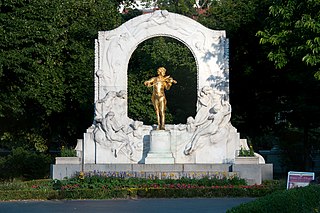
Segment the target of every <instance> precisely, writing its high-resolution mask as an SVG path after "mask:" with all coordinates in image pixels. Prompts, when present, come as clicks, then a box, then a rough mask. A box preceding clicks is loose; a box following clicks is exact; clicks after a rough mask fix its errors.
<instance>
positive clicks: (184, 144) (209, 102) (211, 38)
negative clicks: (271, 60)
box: [53, 10, 272, 182]
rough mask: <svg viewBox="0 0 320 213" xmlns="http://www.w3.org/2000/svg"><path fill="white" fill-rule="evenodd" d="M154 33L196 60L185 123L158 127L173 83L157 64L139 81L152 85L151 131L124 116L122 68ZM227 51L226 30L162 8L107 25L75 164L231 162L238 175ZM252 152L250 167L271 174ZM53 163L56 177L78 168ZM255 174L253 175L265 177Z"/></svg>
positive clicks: (240, 143)
mask: <svg viewBox="0 0 320 213" xmlns="http://www.w3.org/2000/svg"><path fill="white" fill-rule="evenodd" d="M157 36H168V37H172V38H175V39H177V40H179V41H181V42H182V43H183V44H185V45H186V46H187V47H188V48H189V49H190V51H191V52H192V54H193V56H194V59H195V61H196V65H197V90H198V99H197V111H196V115H195V117H189V118H188V119H187V121H186V123H185V124H167V125H165V120H164V114H165V108H166V98H165V95H164V91H165V90H168V89H170V87H171V86H172V87H174V84H176V83H177V84H179V82H176V81H175V80H174V76H172V77H170V76H166V70H165V64H164V65H163V66H164V67H160V68H158V70H157V73H158V76H156V77H153V78H151V79H149V80H148V79H145V80H146V81H145V86H148V87H153V94H152V98H151V99H152V103H153V105H154V108H155V113H156V114H157V119H158V125H157V128H156V129H155V128H154V129H153V127H152V126H147V125H144V124H143V122H142V121H135V120H132V119H131V118H129V117H128V114H127V107H128V103H127V85H128V84H127V79H128V77H127V76H128V75H127V68H128V63H129V60H130V57H131V55H132V53H133V52H134V50H135V49H136V48H137V46H138V45H139V44H140V43H141V42H143V41H145V40H147V39H149V38H152V37H157ZM228 57H229V55H228V40H227V39H226V35H225V31H216V30H211V29H208V28H206V27H204V26H202V25H201V24H199V23H198V22H196V21H194V20H192V19H190V18H187V17H185V16H182V15H178V14H174V13H170V12H168V11H165V10H157V11H155V12H153V13H149V14H145V15H141V16H138V17H136V18H133V19H131V20H129V21H127V22H126V23H124V24H123V25H121V26H120V27H118V28H116V29H114V30H111V31H102V32H99V36H98V39H97V40H96V46H95V72H94V74H95V75H94V79H95V82H94V84H95V98H94V100H95V118H94V122H93V124H92V126H91V127H89V128H88V129H87V131H86V133H84V138H83V140H78V145H77V147H76V150H77V151H78V157H79V161H78V163H79V164H82V167H81V169H82V170H90V169H91V170H99V169H100V170H108V169H109V170H110V165H113V167H112V168H113V169H114V170H117V169H118V168H116V167H117V166H118V167H121V165H122V166H125V165H127V166H129V165H130V166H131V167H130V169H131V170H132V169H133V167H134V166H135V165H136V169H137V170H139V168H138V167H137V165H141V168H140V169H144V170H148V168H149V167H148V165H149V164H152V165H153V166H155V165H158V167H153V170H157V171H161V170H166V168H165V166H164V165H172V166H176V167H178V166H179V165H185V166H186V165H192V166H193V168H194V170H197V171H200V170H199V166H200V167H202V170H206V171H209V170H212V168H213V165H216V167H217V170H216V171H220V170H223V171H227V172H230V170H232V171H235V172H238V171H237V168H238V170H239V172H240V173H241V168H240V167H241V165H242V164H237V162H236V158H237V151H238V150H240V148H241V147H243V148H245V149H246V148H247V149H248V145H247V142H246V140H243V139H240V135H239V133H238V132H237V130H236V128H235V127H233V126H232V124H231V123H230V117H231V106H230V103H229V65H228V63H229V60H228V59H229V58H228ZM155 73H156V71H155ZM150 96H151V94H150ZM255 155H256V159H257V161H256V163H254V164H255V165H252V166H253V167H254V168H258V170H259V169H260V170H259V171H260V176H261V173H266V172H264V171H267V172H269V173H271V176H272V165H270V166H267V164H265V162H264V159H263V158H262V157H261V156H260V155H258V154H255ZM80 162H81V163H80ZM61 165H63V164H60V166H61ZM65 165H66V164H65ZM101 165H109V167H108V168H105V167H101ZM115 165H117V166H115ZM161 165H162V166H161ZM230 165H231V166H232V165H233V169H230ZM54 166H55V167H54V168H53V170H54V171H53V173H54V174H53V176H55V177H56V178H57V177H60V178H61V177H62V176H64V175H67V176H68V175H69V176H70V175H71V174H70V173H71V171H76V170H77V169H76V168H80V167H72V168H73V169H72V168H71V167H69V171H70V173H68V174H62V173H61V172H60V170H63V169H64V168H62V167H61V168H60V167H59V163H56V165H54ZM69 166H70V165H69ZM99 166H100V167H99ZM237 166H238V167H237ZM243 166H244V167H243V168H248V171H249V173H250V172H251V173H256V172H255V171H254V170H252V168H253V167H248V166H247V165H243ZM257 166H258V167H257ZM176 167H174V168H176ZM209 167H210V168H209ZM128 168H129V167H128ZM168 168H169V167H168ZM168 168H167V170H170V169H168ZM170 168H171V169H172V168H173V167H170ZM185 168H186V167H184V169H185ZM250 169H251V170H250ZM78 170H79V169H78ZM122 170H125V168H123V169H122ZM176 170H179V169H176ZM213 170H214V169H213ZM262 170H263V171H262ZM190 171H191V170H190ZM59 172H60V173H59ZM150 172H152V171H151V169H150ZM59 175H62V176H59ZM240 176H241V174H240ZM262 176H263V175H262ZM262 176H261V177H260V181H261V178H262V179H264V177H262ZM269 176H270V175H269ZM62 178H63V177H62ZM271 178H272V177H271ZM253 179H254V178H253ZM256 182H259V180H258V181H256Z"/></svg>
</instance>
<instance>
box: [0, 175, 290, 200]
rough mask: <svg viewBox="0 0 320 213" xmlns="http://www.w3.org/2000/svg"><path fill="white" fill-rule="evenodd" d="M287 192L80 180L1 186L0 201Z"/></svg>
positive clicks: (237, 182)
mask: <svg viewBox="0 0 320 213" xmlns="http://www.w3.org/2000/svg"><path fill="white" fill-rule="evenodd" d="M284 188H285V184H284V183H281V184H280V183H277V182H275V181H273V182H266V184H262V185H253V186H248V185H245V181H244V180H243V179H239V178H237V177H233V178H231V179H228V178H222V179H215V178H202V179H189V178H182V179H180V180H175V179H164V180H159V179H155V180H150V179H142V178H113V177H99V176H93V177H85V176H80V177H76V178H72V179H68V180H62V181H59V180H41V181H28V182H12V183H0V200H26V199H41V200H47V199H111V198H130V197H134V198H178V197H261V196H264V195H266V194H270V193H272V192H274V191H277V190H279V189H284Z"/></svg>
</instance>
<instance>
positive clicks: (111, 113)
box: [106, 111, 114, 118]
mask: <svg viewBox="0 0 320 213" xmlns="http://www.w3.org/2000/svg"><path fill="white" fill-rule="evenodd" d="M106 117H109V118H110V117H114V112H112V111H110V112H108V113H107V114H106Z"/></svg>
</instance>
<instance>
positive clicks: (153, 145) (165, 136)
mask: <svg viewBox="0 0 320 213" xmlns="http://www.w3.org/2000/svg"><path fill="white" fill-rule="evenodd" d="M145 164H174V157H173V155H172V152H171V133H170V131H169V130H151V131H150V151H149V153H148V155H147V157H146V159H145Z"/></svg>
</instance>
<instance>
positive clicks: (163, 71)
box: [158, 67, 166, 76]
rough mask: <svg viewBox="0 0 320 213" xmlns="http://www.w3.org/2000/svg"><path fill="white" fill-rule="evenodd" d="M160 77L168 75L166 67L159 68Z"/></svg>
mask: <svg viewBox="0 0 320 213" xmlns="http://www.w3.org/2000/svg"><path fill="white" fill-rule="evenodd" d="M158 75H162V76H165V75H166V68H164V67H159V68H158Z"/></svg>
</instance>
